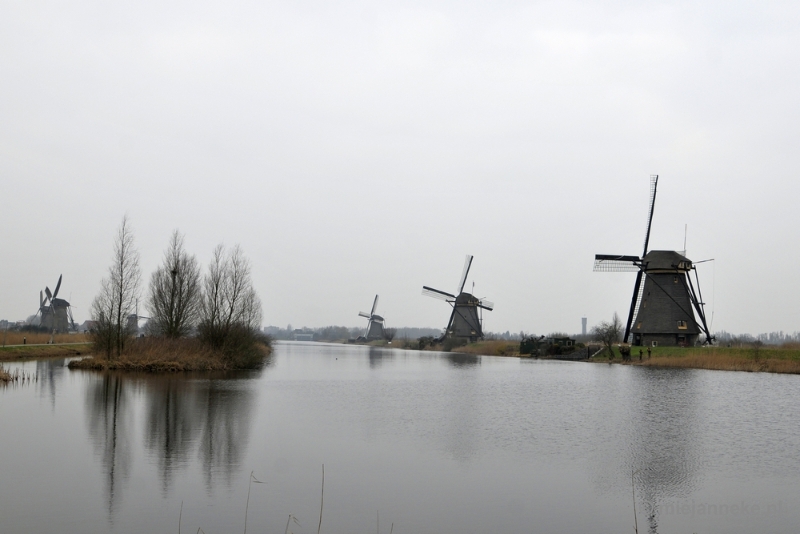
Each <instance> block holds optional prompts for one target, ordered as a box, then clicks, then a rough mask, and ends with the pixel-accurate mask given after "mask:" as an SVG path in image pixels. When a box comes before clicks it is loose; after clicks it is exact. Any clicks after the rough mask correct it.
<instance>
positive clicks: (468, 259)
mask: <svg viewBox="0 0 800 534" xmlns="http://www.w3.org/2000/svg"><path fill="white" fill-rule="evenodd" d="M470 266H472V256H471V255H469V254H467V257H466V258H465V259H464V270H463V272H462V273H461V281H460V282H459V283H458V293H461V292H462V291H464V284H466V283H467V275H468V274H469V268H470Z"/></svg>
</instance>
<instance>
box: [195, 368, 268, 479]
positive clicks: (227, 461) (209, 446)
mask: <svg viewBox="0 0 800 534" xmlns="http://www.w3.org/2000/svg"><path fill="white" fill-rule="evenodd" d="M252 385H253V384H252V383H248V382H245V381H234V382H224V381H220V380H209V381H205V382H203V383H202V386H203V387H201V388H200V392H199V395H198V401H199V402H198V405H199V408H200V410H199V413H200V414H201V419H202V421H203V433H202V438H201V440H200V459H201V461H202V463H203V469H204V478H205V482H206V488H207V490H208V491H209V492H210V491H211V489H212V488H213V487H214V485H215V483H216V482H217V477H218V476H219V475H221V476H222V477H223V478H224V481H225V484H226V485H227V486H229V487H230V485H231V482H232V477H233V474H234V472H235V471H236V470H237V469H238V468H239V467H240V464H241V461H242V457H243V455H244V452H245V451H246V449H247V442H248V439H249V437H250V425H251V421H252V419H251V413H252V411H253V405H254V403H255V390H254V389H253V387H252ZM237 386H239V387H237Z"/></svg>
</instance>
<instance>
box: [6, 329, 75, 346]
mask: <svg viewBox="0 0 800 534" xmlns="http://www.w3.org/2000/svg"><path fill="white" fill-rule="evenodd" d="M23 339H25V340H26V344H28V345H42V344H45V343H50V334H47V333H43V332H17V331H11V330H9V331H8V332H6V331H0V345H22V342H23ZM53 342H54V343H88V342H89V338H88V337H87V336H86V334H56V337H55V339H54V340H53Z"/></svg>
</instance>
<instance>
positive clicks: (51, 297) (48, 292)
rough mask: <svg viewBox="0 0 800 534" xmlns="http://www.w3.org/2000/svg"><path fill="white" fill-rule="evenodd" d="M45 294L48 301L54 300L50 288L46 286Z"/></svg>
mask: <svg viewBox="0 0 800 534" xmlns="http://www.w3.org/2000/svg"><path fill="white" fill-rule="evenodd" d="M44 294H45V295H47V300H49V301H52V300H53V294H52V293H50V288H49V287H47V286H44Z"/></svg>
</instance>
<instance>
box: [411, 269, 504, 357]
mask: <svg viewBox="0 0 800 534" xmlns="http://www.w3.org/2000/svg"><path fill="white" fill-rule="evenodd" d="M471 266H472V256H470V255H467V258H466V260H465V261H464V270H463V272H462V273H461V280H460V281H459V283H458V293H457V296H456V295H452V294H450V293H447V292H445V291H440V290H438V289H433V288H432V287H428V286H422V294H423V295H427V296H429V297H433V298H436V299H439V300H444V301H445V302H447V303H448V304H450V306H452V307H453V312H452V313H451V314H450V320H449V321H448V322H447V328H446V329H445V331H444V335H443V336H442V338H446V337H449V338H459V339H466V340H468V341H469V342H473V341H477V340H478V339H480V338H482V337H483V324H482V323H483V321H482V320H481V316H480V315H479V313H478V308H481V309H482V310H489V311H492V310H493V309H494V303H492V302H489V301H488V300H484V299H480V298H477V297H475V296H473V295H471V294H469V293H465V292H464V284H465V283H466V282H467V275H468V274H469V268H470V267H471Z"/></svg>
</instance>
